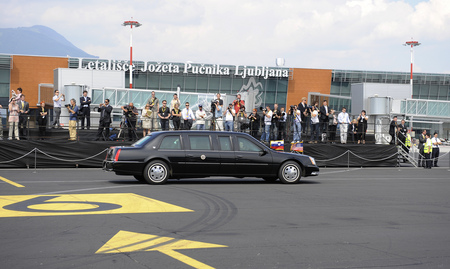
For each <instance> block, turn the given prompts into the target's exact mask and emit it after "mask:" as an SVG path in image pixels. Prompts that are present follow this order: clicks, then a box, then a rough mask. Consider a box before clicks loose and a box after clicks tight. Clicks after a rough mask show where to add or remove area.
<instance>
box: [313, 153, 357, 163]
mask: <svg viewBox="0 0 450 269" xmlns="http://www.w3.org/2000/svg"><path fill="white" fill-rule="evenodd" d="M348 152H349V150H347V151H346V152H344V153H342V154H341V155H339V156H337V157H334V158H331V159H326V160H318V159H315V160H316V161H318V162H329V161H334V160H336V159H338V158H341V157H342V156H344V155H345V154H347V153H348Z"/></svg>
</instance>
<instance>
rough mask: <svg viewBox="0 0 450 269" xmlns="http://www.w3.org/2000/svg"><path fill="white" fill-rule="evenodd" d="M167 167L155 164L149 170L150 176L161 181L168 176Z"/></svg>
mask: <svg viewBox="0 0 450 269" xmlns="http://www.w3.org/2000/svg"><path fill="white" fill-rule="evenodd" d="M166 174H167V171H166V168H165V167H164V165H161V164H154V165H152V166H151V167H150V169H149V170H148V177H149V178H150V180H151V181H153V182H161V181H164V179H165V178H166Z"/></svg>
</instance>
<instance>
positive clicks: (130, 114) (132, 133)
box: [121, 103, 153, 141]
mask: <svg viewBox="0 0 450 269" xmlns="http://www.w3.org/2000/svg"><path fill="white" fill-rule="evenodd" d="M121 108H122V110H123V114H124V115H125V119H126V121H127V125H128V141H135V140H137V134H136V121H137V115H139V112H138V110H137V108H136V107H135V106H134V105H133V103H130V104H129V105H127V106H122V107H121ZM152 115H153V114H152Z"/></svg>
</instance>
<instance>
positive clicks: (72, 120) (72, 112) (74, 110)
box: [66, 98, 78, 141]
mask: <svg viewBox="0 0 450 269" xmlns="http://www.w3.org/2000/svg"><path fill="white" fill-rule="evenodd" d="M66 108H67V110H68V111H69V140H72V141H75V140H77V120H78V106H77V101H75V99H74V98H72V99H70V105H69V104H67V105H66Z"/></svg>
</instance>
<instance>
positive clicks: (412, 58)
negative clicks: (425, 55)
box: [403, 40, 420, 99]
mask: <svg viewBox="0 0 450 269" xmlns="http://www.w3.org/2000/svg"><path fill="white" fill-rule="evenodd" d="M419 45H420V43H419V41H412V40H411V41H406V43H405V44H403V46H411V78H410V84H411V99H412V98H413V63H414V51H413V48H414V47H415V46H419Z"/></svg>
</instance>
